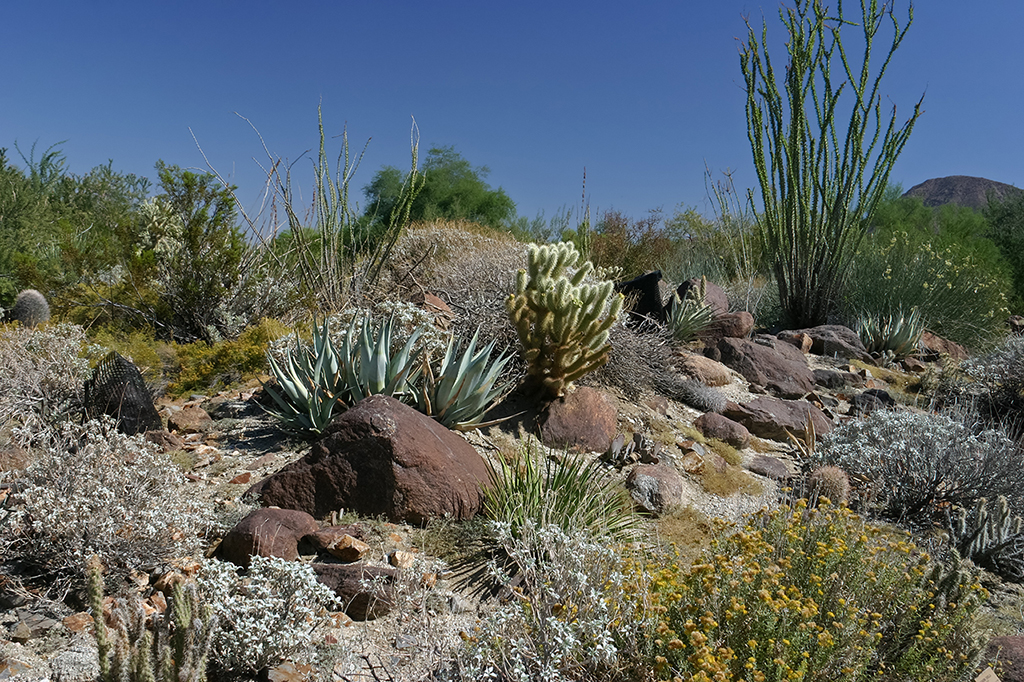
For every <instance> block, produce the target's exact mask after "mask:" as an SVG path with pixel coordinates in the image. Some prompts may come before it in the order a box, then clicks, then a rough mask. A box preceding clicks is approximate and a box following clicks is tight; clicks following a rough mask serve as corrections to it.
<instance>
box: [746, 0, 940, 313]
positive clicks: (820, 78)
mask: <svg viewBox="0 0 1024 682" xmlns="http://www.w3.org/2000/svg"><path fill="white" fill-rule="evenodd" d="M779 16H780V17H781V19H782V23H783V25H784V26H785V28H786V31H787V33H788V39H787V42H786V50H787V53H788V57H789V61H788V63H787V64H786V67H785V71H784V73H783V74H782V75H781V76H778V77H777V76H776V73H775V69H774V66H773V63H772V60H771V57H770V54H769V50H768V27H767V24H765V25H764V26H763V27H762V29H761V33H760V38H759V37H758V35H757V33H756V32H755V31H754V28H753V27H752V26H751V25H750V24H749V23H748V25H747V28H748V40H747V43H746V44H745V45H744V46H743V49H742V51H741V53H740V68H741V70H742V72H743V76H744V80H745V83H746V92H747V104H746V112H747V135H748V138H749V140H750V145H751V150H752V152H753V157H754V166H755V169H756V171H757V176H758V182H759V184H760V186H761V199H762V203H763V209H764V210H763V212H758V213H756V216H757V224H758V230H759V233H760V236H761V242H762V246H763V251H764V255H765V257H766V258H767V260H768V263H769V264H770V266H771V267H772V269H773V271H774V273H775V278H776V282H777V284H778V287H779V299H780V303H781V306H782V309H783V312H784V315H785V317H786V318H787V319H786V321H787V323H788V324H789V325H792V326H795V327H805V326H813V325H817V324H822V323H824V322H825V321H826V320H827V318H828V315H829V313H830V311H831V310H832V309H833V307H834V305H835V304H836V302H837V299H838V295H839V292H840V290H841V287H842V284H843V280H844V278H845V276H846V273H847V270H848V268H849V265H850V260H851V258H852V256H853V254H854V252H855V250H856V248H857V246H858V245H859V243H860V241H861V239H862V238H863V237H864V234H865V233H866V231H867V228H868V226H869V225H870V224H871V219H872V217H873V215H874V213H875V209H876V207H877V206H878V202H879V201H880V200H881V198H882V195H883V193H884V191H885V189H886V186H887V184H888V178H889V173H890V172H891V170H892V167H893V165H894V164H895V162H896V158H897V157H898V156H899V154H900V152H901V151H902V150H903V147H904V145H905V144H906V142H907V139H908V138H909V137H910V133H911V131H912V130H913V127H914V123H915V122H916V121H917V117H918V116H919V115H920V113H921V103H922V101H923V97H922V99H921V100H918V102H917V104H916V105H915V106H914V110H913V114H912V115H911V116H910V118H909V119H908V120H907V121H906V122H905V123H904V124H903V125H902V126H897V124H896V111H895V108H893V110H892V113H891V114H890V115H889V116H888V117H886V118H887V119H888V120H887V121H886V120H883V116H882V110H881V99H882V95H881V92H880V91H879V86H880V85H881V81H882V77H883V76H884V74H885V71H886V68H887V67H888V66H889V62H890V61H891V59H892V56H893V54H894V53H895V51H896V49H897V48H898V47H899V45H900V43H901V42H902V41H903V38H904V37H905V36H906V33H907V29H908V28H909V27H910V24H911V22H912V21H913V7H911V8H910V10H909V16H908V19H907V22H906V24H905V25H903V26H902V27H901V26H900V24H899V21H898V20H897V19H896V17H895V15H894V13H893V8H892V6H891V5H890V4H883V5H881V7H879V4H878V2H877V0H861V21H860V22H859V24H858V23H855V22H853V21H851V20H849V19H848V18H846V17H845V16H844V15H843V4H842V2H841V1H840V2H838V3H837V6H836V13H835V15H832V14H831V13H830V10H829V9H827V8H826V7H825V6H824V5H823V2H822V0H795V2H794V3H793V7H791V8H789V7H783V8H781V9H780V10H779ZM886 23H891V24H892V30H893V35H892V41H891V43H890V45H889V49H888V51H887V53H886V54H885V55H884V57H883V58H882V59H881V61H880V62H879V61H878V59H877V57H876V58H875V64H878V67H877V72H876V73H875V75H874V76H872V73H871V71H872V68H871V67H872V66H873V65H872V52H873V46H874V40H875V37H876V36H877V34H878V32H879V31H880V30H881V28H882V26H883V24H886ZM858 26H859V28H860V30H861V32H862V34H863V35H862V37H861V38H860V39H859V42H857V45H856V47H857V49H863V55H862V58H861V60H860V61H851V59H850V58H849V55H848V51H847V45H844V39H843V37H842V36H843V35H845V34H846V33H845V31H844V29H847V28H848V27H858ZM847 43H849V41H847ZM783 93H784V94H783ZM851 100H852V101H851ZM847 102H851V106H850V107H849V114H848V115H846V117H845V118H841V116H842V114H841V112H840V107H841V106H842V107H844V108H845V107H846V106H847V104H846V103H847ZM750 202H751V205H752V206H753V202H754V199H753V193H752V192H751V194H750Z"/></svg>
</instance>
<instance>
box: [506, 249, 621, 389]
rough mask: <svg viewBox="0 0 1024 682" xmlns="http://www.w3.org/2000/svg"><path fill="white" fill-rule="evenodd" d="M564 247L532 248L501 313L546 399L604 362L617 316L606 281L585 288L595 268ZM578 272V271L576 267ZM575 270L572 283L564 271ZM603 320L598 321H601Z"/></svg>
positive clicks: (615, 299)
mask: <svg viewBox="0 0 1024 682" xmlns="http://www.w3.org/2000/svg"><path fill="white" fill-rule="evenodd" d="M580 260H581V259H580V254H579V252H578V251H576V247H575V246H573V245H572V244H571V243H569V242H562V243H560V244H546V245H544V246H538V245H536V244H534V245H531V247H530V251H529V260H528V270H520V271H519V274H518V276H517V277H516V290H515V293H513V294H511V295H510V296H509V297H508V300H507V301H506V304H505V305H506V308H507V309H508V312H509V315H510V316H511V318H512V322H513V323H514V324H515V326H516V331H517V332H518V333H519V340H520V342H521V343H522V344H523V348H524V349H525V354H526V362H527V372H528V374H529V376H530V377H531V378H532V379H533V380H534V381H536V382H537V383H538V384H539V385H540V386H542V387H543V389H544V391H545V393H547V394H548V395H549V396H552V397H557V396H560V395H562V394H563V393H564V392H565V390H566V388H567V387H568V386H569V385H570V383H571V382H572V381H574V380H575V379H578V378H579V377H581V376H583V375H584V374H586V373H587V372H590V371H592V370H595V369H597V368H598V367H600V366H601V365H603V364H605V363H606V362H607V361H608V354H609V353H610V352H611V344H609V343H608V330H609V328H611V326H612V325H613V324H614V323H615V320H616V319H618V316H619V313H620V312H621V311H622V300H623V299H622V295H621V294H616V293H615V291H614V284H613V283H612V282H610V281H605V282H597V283H585V282H584V280H585V279H586V277H587V275H588V274H590V273H591V272H592V271H593V269H594V266H593V265H591V264H590V262H589V261H585V260H584V261H583V262H582V263H581V262H580ZM577 266H578V267H577ZM573 267H577V270H576V272H575V274H573V275H572V276H571V277H570V276H569V275H568V274H567V273H566V270H568V269H569V268H573ZM602 315H603V317H602Z"/></svg>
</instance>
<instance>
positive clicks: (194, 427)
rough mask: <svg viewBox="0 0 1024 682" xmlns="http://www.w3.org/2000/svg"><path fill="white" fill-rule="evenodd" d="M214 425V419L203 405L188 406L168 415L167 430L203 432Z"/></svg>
mask: <svg viewBox="0 0 1024 682" xmlns="http://www.w3.org/2000/svg"><path fill="white" fill-rule="evenodd" d="M212 426H213V419H211V418H210V415H209V414H207V412H206V410H204V409H203V408H201V407H195V406H193V407H186V408H184V409H182V410H181V411H179V412H175V413H174V414H172V415H170V416H169V417H167V430H168V431H177V432H178V433H203V432H204V431H207V430H209V429H210V427H212Z"/></svg>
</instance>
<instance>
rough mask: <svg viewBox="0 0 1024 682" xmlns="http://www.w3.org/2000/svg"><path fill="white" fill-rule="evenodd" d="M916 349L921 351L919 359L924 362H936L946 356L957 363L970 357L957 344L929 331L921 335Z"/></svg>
mask: <svg viewBox="0 0 1024 682" xmlns="http://www.w3.org/2000/svg"><path fill="white" fill-rule="evenodd" d="M918 347H919V348H920V349H921V353H920V355H921V359H922V360H924V361H926V362H932V361H935V360H938V359H939V358H940V357H942V356H943V355H948V356H949V357H950V358H951V359H953V360H956V361H958V362H959V361H960V360H966V359H967V358H968V357H970V356H969V355H968V354H967V351H966V350H964V347H963V346H961V345H960V344H959V343H956V342H955V341H950V340H948V339H944V338H942V337H941V336H937V335H935V334H932V333H931V332H929V331H926V332H925V333H924V334H921V342H920V343H919V344H918Z"/></svg>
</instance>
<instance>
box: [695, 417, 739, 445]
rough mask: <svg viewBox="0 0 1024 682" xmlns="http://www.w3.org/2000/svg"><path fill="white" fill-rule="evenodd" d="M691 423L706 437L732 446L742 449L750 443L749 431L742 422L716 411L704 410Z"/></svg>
mask: <svg viewBox="0 0 1024 682" xmlns="http://www.w3.org/2000/svg"><path fill="white" fill-rule="evenodd" d="M693 425H694V426H695V427H697V428H698V429H699V430H700V432H701V433H703V434H704V435H705V436H706V437H708V438H717V439H718V440H720V441H724V442H726V443H728V444H729V445H731V446H733V447H734V448H740V449H743V448H745V447H747V446H748V445H750V431H748V430H747V427H745V426H743V424H739V423H737V422H734V421H733V420H732V419H729V418H728V417H723V416H722V415H720V414H718V413H717V412H706V413H705V414H702V415H701V416H699V417H697V419H696V421H694V422H693Z"/></svg>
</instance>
